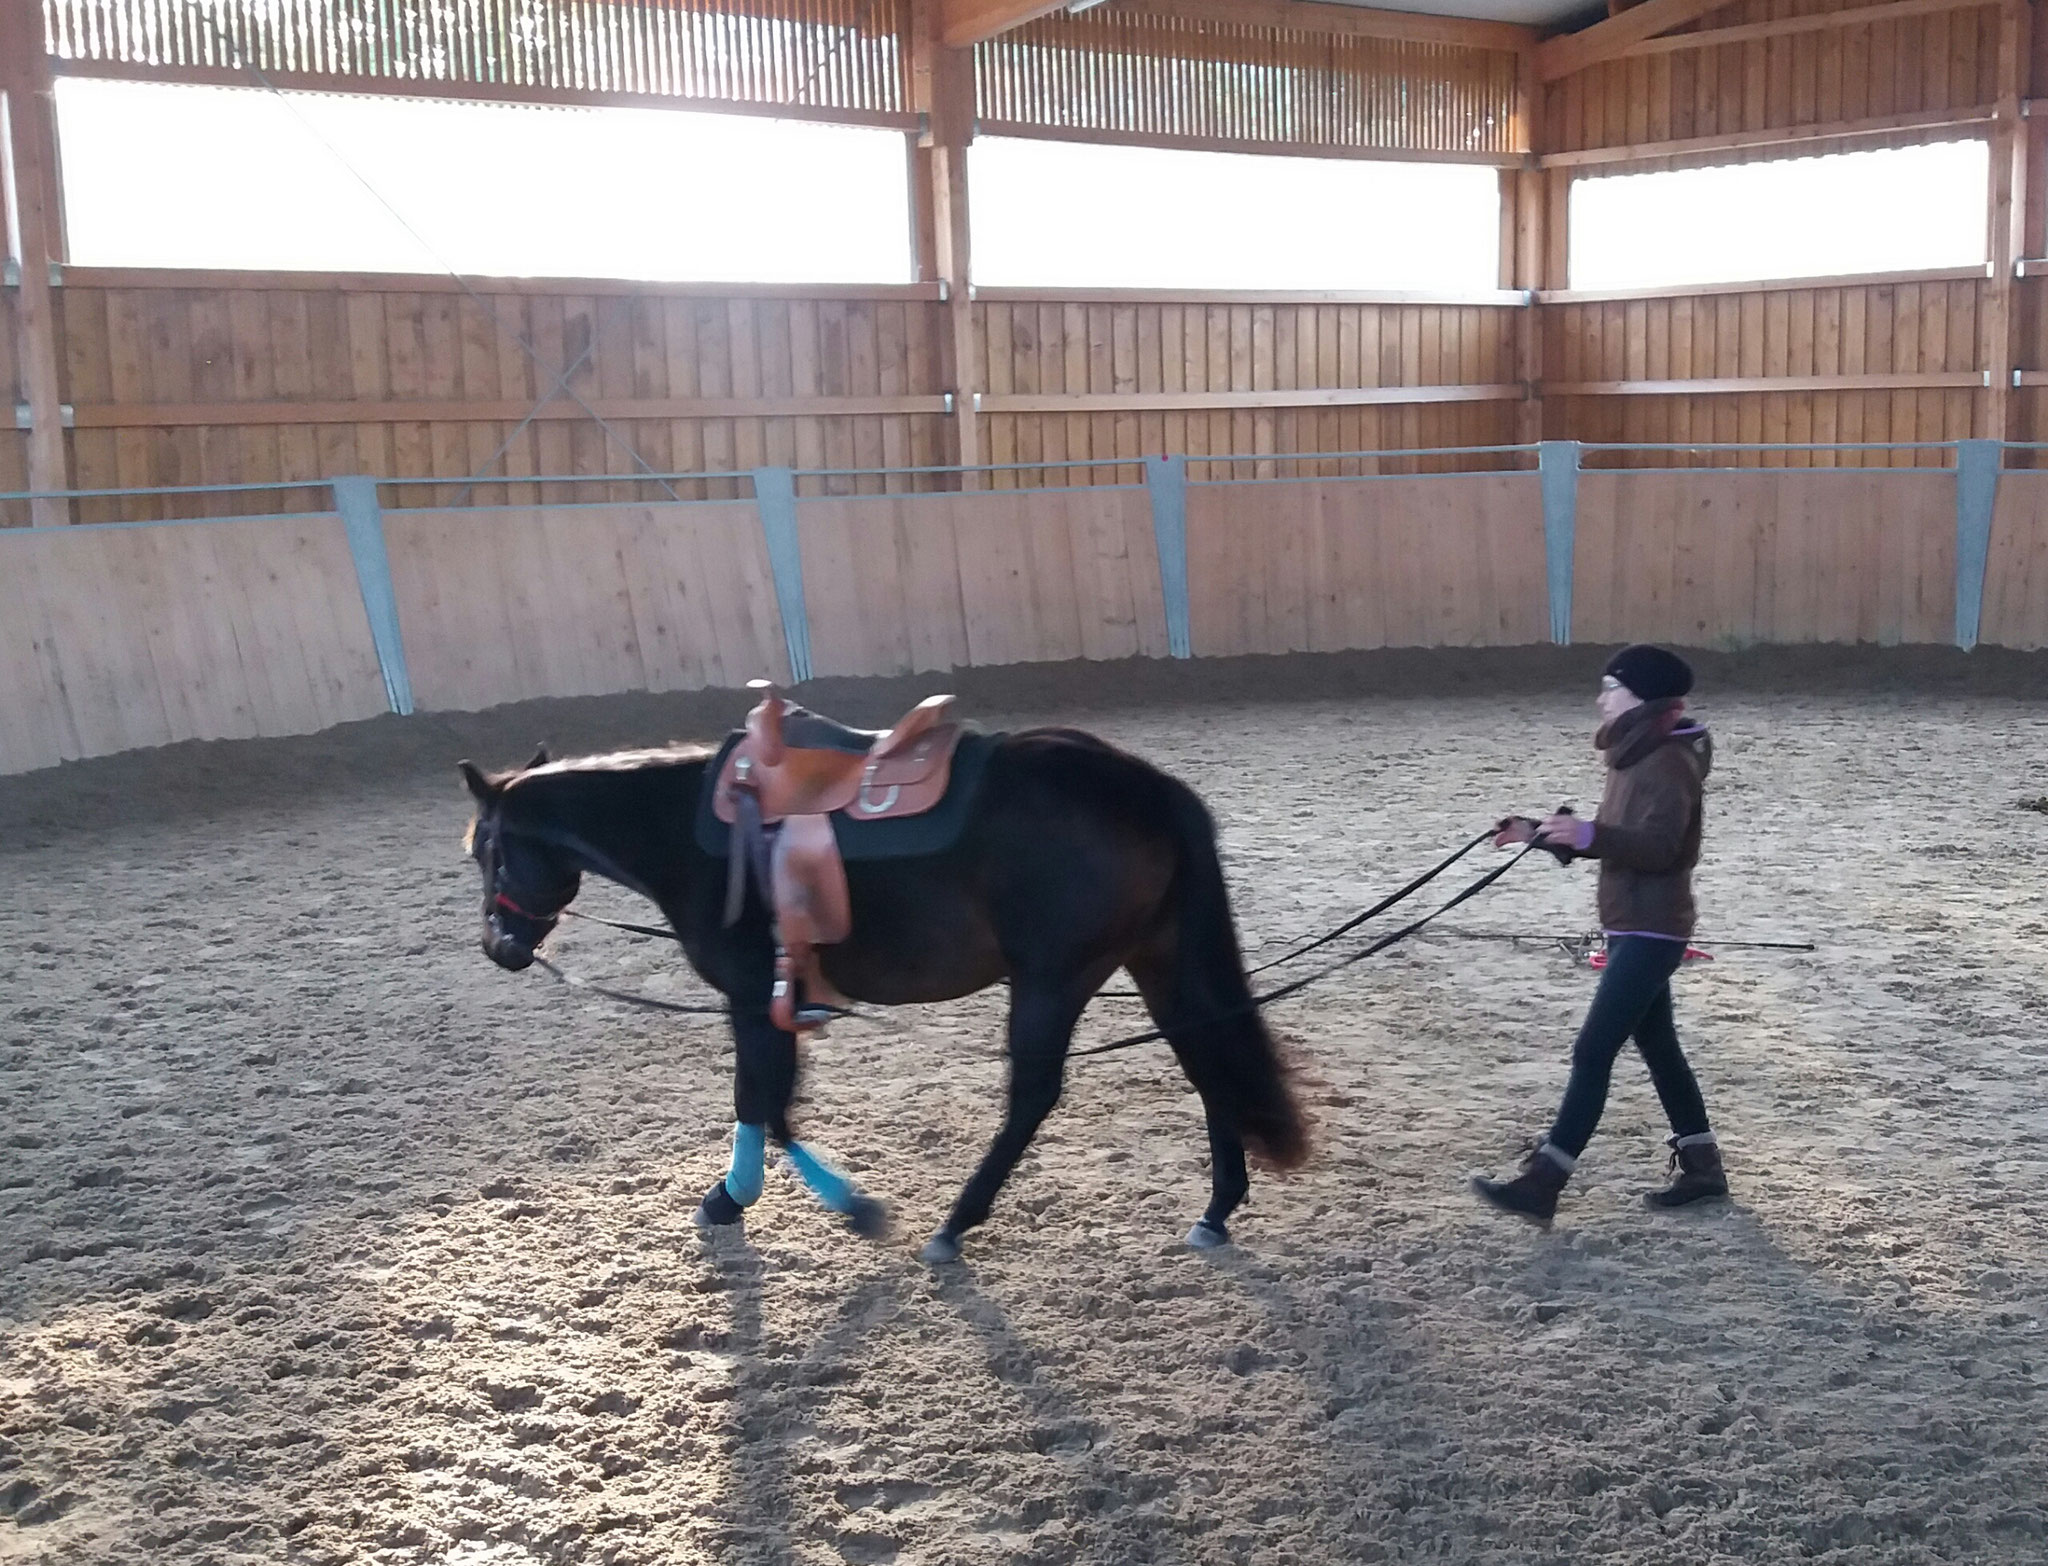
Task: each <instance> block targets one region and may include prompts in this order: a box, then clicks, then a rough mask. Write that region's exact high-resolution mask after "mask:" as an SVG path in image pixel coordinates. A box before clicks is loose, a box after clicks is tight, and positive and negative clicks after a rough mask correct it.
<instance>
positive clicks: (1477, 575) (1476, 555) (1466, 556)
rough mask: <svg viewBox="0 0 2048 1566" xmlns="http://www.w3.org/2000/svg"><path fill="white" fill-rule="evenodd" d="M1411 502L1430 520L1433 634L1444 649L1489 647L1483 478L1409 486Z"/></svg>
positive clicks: (1489, 586) (1490, 626)
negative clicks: (1436, 608) (1435, 606)
mask: <svg viewBox="0 0 2048 1566" xmlns="http://www.w3.org/2000/svg"><path fill="white" fill-rule="evenodd" d="M1414 482H1415V483H1416V485H1417V486H1418V488H1419V490H1420V493H1419V494H1418V495H1417V496H1416V503H1417V506H1418V508H1419V509H1421V510H1422V512H1423V514H1424V515H1425V516H1427V517H1428V518H1429V519H1430V527H1429V533H1430V548H1431V551H1432V553H1433V555H1434V557H1435V562H1436V571H1437V574H1438V577H1439V585H1438V589H1437V591H1438V602H1439V604H1440V605H1441V608H1440V612H1439V617H1438V628H1439V629H1438V634H1439V635H1440V636H1441V637H1442V638H1443V645H1445V646H1451V647H1486V646H1491V645H1493V642H1494V628H1493V618H1494V616H1493V571H1492V565H1493V561H1492V550H1491V548H1490V547H1489V544H1490V540H1489V537H1488V534H1489V532H1490V529H1489V528H1488V526H1487V519H1486V516H1485V513H1484V510H1483V506H1484V502H1485V499H1486V481H1485V480H1484V479H1466V478H1433V479H1418V480H1415V481H1414Z"/></svg>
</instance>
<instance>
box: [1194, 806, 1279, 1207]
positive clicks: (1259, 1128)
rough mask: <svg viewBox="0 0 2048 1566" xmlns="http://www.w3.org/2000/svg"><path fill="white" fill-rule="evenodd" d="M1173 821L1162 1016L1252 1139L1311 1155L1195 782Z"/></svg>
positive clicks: (1273, 1153)
mask: <svg viewBox="0 0 2048 1566" xmlns="http://www.w3.org/2000/svg"><path fill="white" fill-rule="evenodd" d="M1172 796H1173V797H1172V805H1171V811H1170V815H1171V821H1172V829H1173V833H1174V837H1175V839H1176V840H1177V842H1178V845H1179V849H1180V863H1179V867H1178V870H1177V872H1176V874H1175V876H1174V881H1173V892H1172V898H1173V919H1174V928H1175V941H1174V951H1173V968H1172V972H1173V979H1172V997H1171V1001H1170V1010H1169V1011H1168V1014H1167V1015H1165V1016H1162V1017H1160V1018H1159V1019H1158V1020H1159V1023H1160V1026H1161V1027H1163V1028H1166V1029H1167V1030H1168V1031H1169V1033H1170V1035H1171V1037H1172V1040H1173V1042H1174V1044H1175V1045H1176V1046H1177V1047H1178V1048H1179V1050H1180V1051H1181V1055H1182V1059H1183V1062H1184V1063H1185V1066H1186V1069H1187V1071H1188V1074H1189V1076H1190V1077H1192V1078H1193V1079H1194V1082H1195V1085H1196V1086H1197V1087H1198V1088H1200V1089H1202V1090H1203V1092H1204V1094H1205V1095H1206V1096H1209V1097H1211V1098H1213V1099H1214V1100H1215V1101H1216V1103H1217V1107H1218V1108H1219V1109H1220V1110H1222V1111H1223V1112H1224V1113H1225V1114H1227V1115H1228V1116H1229V1117H1230V1119H1231V1122H1232V1124H1233V1126H1234V1128H1235V1129H1236V1131H1237V1134H1238V1135H1239V1136H1240V1137H1241V1138H1243V1140H1244V1143H1245V1146H1246V1147H1247V1149H1248V1150H1249V1151H1251V1152H1252V1153H1253V1154H1255V1155H1259V1156H1261V1157H1263V1158H1264V1159H1266V1160H1267V1161H1268V1162H1269V1163H1271V1164H1273V1165H1274V1166H1276V1167H1278V1168H1281V1169H1292V1168H1294V1167H1296V1166H1297V1165H1299V1164H1301V1163H1302V1162H1303V1161H1305V1160H1306V1159H1307V1157H1308V1125H1307V1122H1306V1120H1305V1118H1304V1117H1303V1115H1302V1112H1301V1106H1300V1104H1299V1103H1297V1102H1296V1101H1295V1097H1294V1089H1293V1087H1292V1085H1291V1084H1290V1082H1289V1081H1288V1071H1287V1066H1286V1064H1285V1062H1283V1061H1282V1060H1281V1058H1280V1052H1279V1050H1278V1049H1277V1048H1276V1047H1275V1046H1274V1043H1273V1036H1272V1035H1271V1034H1270V1033H1268V1032H1267V1031H1266V1021H1265V1018H1264V1017H1263V1016H1262V1015H1261V1014H1260V1012H1259V1010H1258V1008H1257V1007H1256V1006H1255V1005H1254V1004H1253V1002H1252V990H1251V983H1250V981H1249V980H1247V979H1246V977H1245V972H1244V958H1243V956H1242V955H1241V954H1240V952H1239V950H1238V945H1237V929H1236V926H1235V925H1234V924H1233V923H1232V922H1231V917H1230V893H1229V891H1228V889H1227V888H1226V887H1225V886H1224V884H1223V863H1222V861H1221V860H1220V859H1219V858H1218V857H1217V854H1216V825H1215V823H1214V822H1213V821H1212V820H1211V819H1210V817H1209V812H1208V809H1207V808H1206V807H1205V806H1204V805H1203V804H1202V801H1201V800H1200V799H1199V798H1197V797H1196V795H1195V793H1194V791H1193V790H1192V789H1190V788H1187V787H1186V786H1185V785H1183V784H1180V783H1179V782H1177V781H1176V782H1175V783H1174V784H1173V787H1172Z"/></svg>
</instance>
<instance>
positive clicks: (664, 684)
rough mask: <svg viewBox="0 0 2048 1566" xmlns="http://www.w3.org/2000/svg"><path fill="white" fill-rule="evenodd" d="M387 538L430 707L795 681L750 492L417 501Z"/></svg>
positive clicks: (420, 699)
mask: <svg viewBox="0 0 2048 1566" xmlns="http://www.w3.org/2000/svg"><path fill="white" fill-rule="evenodd" d="M384 534H385V541H386V548H387V550H388V552H389V554H390V557H391V575H392V581H393V586H394V589H395V591H396V593H397V597H398V618H399V627H400V632H401V634H402V636H403V638H404V641H405V655H406V666H407V670H408V672H409V673H410V675H411V677H412V688H413V699H414V701H415V702H416V703H417V704H418V705H419V706H420V707H421V708H423V709H435V708H440V709H451V710H458V711H475V710H477V709H479V708H484V707H494V706H498V705H500V704H501V703H504V702H510V701H525V700H527V699H529V698H532V697H536V696H599V695H605V694H609V693H611V692H615V691H668V690H693V689H699V688H702V687H704V686H734V687H736V686H740V685H744V684H745V683H746V682H747V681H748V680H750V679H754V678H756V677H757V676H765V677H767V678H770V679H776V680H787V679H788V678H789V657H788V653H787V650H786V644H785V642H784V640H783V632H782V616H781V613H780V612H779V610H778V609H777V607H776V600H775V586H774V578H773V575H772V573H771V572H770V570H769V566H768V550H767V545H766V543H765V541H764V539H763V536H762V532H761V524H760V520H759V518H758V517H757V516H756V514H755V511H754V507H753V505H752V503H751V502H746V501H742V502H736V503H735V502H719V501H699V502H694V503H692V502H686V503H683V504H681V505H677V504H669V503H665V504H661V505H594V506H523V507H505V508H499V507H475V506H472V507H464V508H462V509H459V510H436V509H427V508H415V509H412V510H409V511H392V512H387V513H385V518H384Z"/></svg>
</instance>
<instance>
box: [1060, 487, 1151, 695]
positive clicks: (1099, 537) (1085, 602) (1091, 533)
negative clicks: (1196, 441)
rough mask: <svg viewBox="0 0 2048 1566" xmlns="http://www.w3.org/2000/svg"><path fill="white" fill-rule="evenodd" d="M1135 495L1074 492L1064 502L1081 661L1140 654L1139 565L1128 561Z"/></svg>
mask: <svg viewBox="0 0 2048 1566" xmlns="http://www.w3.org/2000/svg"><path fill="white" fill-rule="evenodd" d="M1136 493H1138V492H1135V491H1131V490H1125V489H1095V490H1075V491H1070V492H1069V493H1068V494H1067V495H1066V497H1065V501H1066V505H1065V511H1066V523H1067V533H1068V541H1069V551H1070V556H1071V558H1072V560H1073V570H1074V596H1075V600H1076V608H1077V618H1078V624H1079V632H1080V643H1081V656H1082V657H1083V658H1092V659H1098V660H1100V659H1110V658H1135V657H1137V656H1138V655H1139V654H1140V653H1141V652H1142V651H1144V643H1145V638H1144V636H1143V634H1142V632H1141V629H1140V625H1139V619H1138V616H1139V608H1138V594H1137V591H1136V587H1135V578H1136V577H1137V575H1138V565H1139V562H1138V561H1135V560H1134V559H1133V558H1132V548H1133V545H1134V543H1135V542H1136V539H1135V536H1134V533H1133V530H1132V529H1131V528H1130V526H1129V525H1128V513H1129V502H1130V499H1131V498H1132V496H1133V495H1134V494H1136Z"/></svg>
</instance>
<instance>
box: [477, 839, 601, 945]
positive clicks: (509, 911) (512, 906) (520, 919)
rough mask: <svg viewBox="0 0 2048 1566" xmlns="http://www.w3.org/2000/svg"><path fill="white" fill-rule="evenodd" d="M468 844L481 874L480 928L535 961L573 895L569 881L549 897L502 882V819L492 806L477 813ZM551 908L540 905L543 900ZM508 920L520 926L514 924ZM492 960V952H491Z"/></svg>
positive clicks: (490, 937) (493, 941)
mask: <svg viewBox="0 0 2048 1566" xmlns="http://www.w3.org/2000/svg"><path fill="white" fill-rule="evenodd" d="M473 832H474V835H473V837H472V839H471V847H472V849H473V850H474V852H475V855H476V861H477V864H478V866H479V867H480V868H481V869H482V871H483V876H484V928H485V930H486V931H487V932H488V935H489V942H488V943H487V945H488V944H490V943H496V944H498V945H509V946H510V948H511V949H512V950H514V951H517V952H518V953H519V954H520V955H522V956H524V957H525V958H526V959H527V960H528V961H535V960H538V956H539V949H540V945H541V943H542V942H543V941H545V940H546V939H547V938H548V937H549V936H550V935H552V934H554V932H555V926H556V925H558V924H560V923H561V922H562V913H563V910H564V909H566V908H567V907H568V905H569V899H570V898H572V897H574V896H575V895H576V888H575V886H574V884H573V883H571V884H568V885H566V886H564V887H561V888H550V889H549V891H550V892H553V891H557V890H559V891H562V892H564V893H565V895H563V896H562V897H560V898H559V899H553V898H551V897H549V896H545V895H543V894H541V893H537V892H533V891H529V890H527V889H526V888H523V887H522V888H519V889H518V891H517V895H515V894H514V892H513V891H511V890H508V889H507V888H506V885H505V853H504V832H505V827H504V822H503V820H502V819H501V816H500V812H499V811H498V810H497V809H496V808H495V807H494V808H492V809H489V810H482V811H479V812H478V813H477V818H476V826H475V828H474V829H473ZM549 901H552V902H553V906H552V907H548V908H543V907H542V904H543V903H545V902H549ZM508 920H510V921H517V924H518V925H520V926H524V928H517V927H514V925H513V924H511V923H508ZM493 957H494V960H495V954H493Z"/></svg>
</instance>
